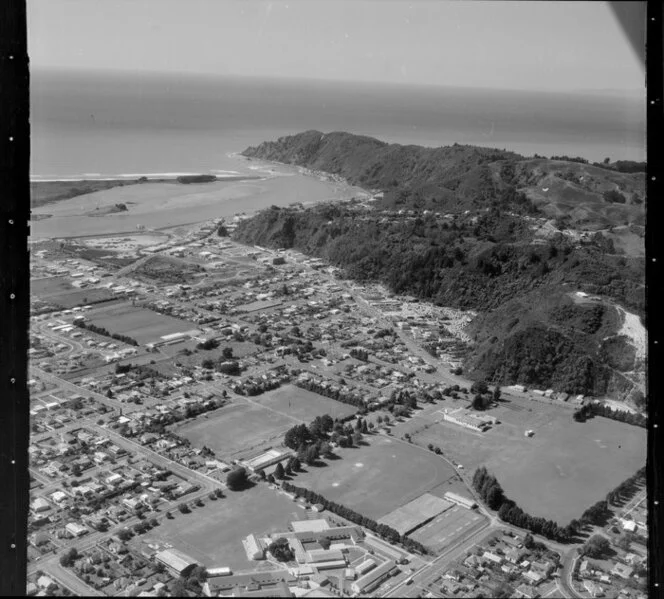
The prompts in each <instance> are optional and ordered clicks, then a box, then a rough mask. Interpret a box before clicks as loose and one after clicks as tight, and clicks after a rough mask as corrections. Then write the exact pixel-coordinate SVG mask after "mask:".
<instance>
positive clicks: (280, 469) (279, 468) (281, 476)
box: [274, 462, 286, 480]
mask: <svg viewBox="0 0 664 599" xmlns="http://www.w3.org/2000/svg"><path fill="white" fill-rule="evenodd" d="M274 476H275V478H278V479H279V480H283V479H284V477H285V476H286V474H285V472H284V467H283V466H282V465H281V462H279V463H278V464H277V467H276V468H275V469H274Z"/></svg>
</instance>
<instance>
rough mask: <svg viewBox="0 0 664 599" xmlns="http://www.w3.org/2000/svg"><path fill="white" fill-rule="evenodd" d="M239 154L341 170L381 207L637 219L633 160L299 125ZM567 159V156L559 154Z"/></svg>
mask: <svg viewBox="0 0 664 599" xmlns="http://www.w3.org/2000/svg"><path fill="white" fill-rule="evenodd" d="M242 154H243V155H244V156H247V157H253V158H259V159H262V160H270V161H275V162H281V163H285V164H294V165H298V166H302V167H306V168H308V169H312V170H319V171H325V172H327V173H332V174H335V175H339V176H341V177H343V178H345V179H346V180H348V181H349V182H350V183H352V184H353V185H359V186H361V187H364V188H365V189H372V190H377V191H381V192H383V193H384V198H383V199H382V201H381V206H382V207H384V208H398V209H411V208H414V209H431V210H435V211H439V212H454V213H459V212H463V211H465V210H473V209H478V208H487V207H490V206H497V207H500V208H503V209H505V208H509V209H517V210H519V211H524V209H526V208H528V209H531V210H532V209H533V207H535V208H537V209H538V210H539V211H541V212H543V213H544V214H546V215H548V216H550V217H552V218H556V217H559V218H567V219H569V222H570V223H571V224H581V225H584V226H589V227H591V228H592V227H594V228H599V229H601V228H604V227H608V226H611V225H617V224H620V225H624V224H626V223H629V224H637V225H643V224H644V218H645V209H644V205H643V204H644V201H645V173H643V172H639V173H627V172H619V170H617V169H622V170H630V167H633V166H634V165H637V163H629V165H628V166H627V167H626V166H625V164H626V163H624V162H617V163H614V164H601V165H598V164H595V165H591V164H588V163H586V162H584V161H583V160H582V159H580V158H569V159H568V160H550V159H546V158H542V157H538V158H524V157H523V156H520V155H519V154H516V153H514V152H508V151H505V150H497V149H492V148H483V147H476V146H467V145H459V144H455V145H453V146H446V147H440V148H425V147H421V146H412V145H410V146H403V145H399V144H387V143H385V142H382V141H379V140H377V139H373V138H371V137H365V136H360V135H352V134H350V133H343V132H333V133H327V134H324V133H321V132H320V131H305V132H304V133H299V134H297V135H292V136H288V137H282V138H280V139H278V140H277V141H268V142H264V143H262V144H260V145H259V146H257V147H250V148H247V149H246V150H245V151H244V152H243V153H242ZM559 158H568V157H559Z"/></svg>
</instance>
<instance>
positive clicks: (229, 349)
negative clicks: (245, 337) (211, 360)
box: [221, 347, 233, 360]
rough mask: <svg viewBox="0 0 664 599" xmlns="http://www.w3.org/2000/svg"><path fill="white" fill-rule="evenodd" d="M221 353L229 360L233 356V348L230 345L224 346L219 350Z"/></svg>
mask: <svg viewBox="0 0 664 599" xmlns="http://www.w3.org/2000/svg"><path fill="white" fill-rule="evenodd" d="M221 355H222V356H223V357H224V358H226V359H227V360H230V359H231V358H232V357H233V348H232V347H224V349H223V350H222V352H221Z"/></svg>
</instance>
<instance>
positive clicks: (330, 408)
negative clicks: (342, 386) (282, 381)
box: [253, 385, 357, 422]
mask: <svg viewBox="0 0 664 599" xmlns="http://www.w3.org/2000/svg"><path fill="white" fill-rule="evenodd" d="M253 399H254V400H255V401H257V402H259V403H260V404H261V405H264V406H267V407H269V408H272V409H273V410H276V411H277V412H283V413H286V414H290V415H291V416H293V417H294V418H298V419H299V420H304V421H305V422H311V421H312V420H313V419H314V418H315V417H316V416H322V415H323V414H329V415H330V416H332V418H340V417H344V416H349V415H351V414H355V412H356V411H357V410H356V409H355V408H354V407H353V406H350V405H348V404H344V403H341V402H339V401H335V400H334V399H329V398H327V397H323V396H322V395H318V393H313V392H311V391H307V390H306V389H300V388H299V387H296V386H294V385H286V386H284V387H280V388H279V389H274V390H273V391H268V392H267V393H263V394H262V395H259V396H257V397H255V398H253Z"/></svg>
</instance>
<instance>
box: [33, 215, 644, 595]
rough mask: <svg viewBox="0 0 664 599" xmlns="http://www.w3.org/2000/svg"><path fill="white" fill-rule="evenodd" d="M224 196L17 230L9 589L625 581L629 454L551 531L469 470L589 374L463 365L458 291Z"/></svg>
mask: <svg viewBox="0 0 664 599" xmlns="http://www.w3.org/2000/svg"><path fill="white" fill-rule="evenodd" d="M242 218H243V216H238V217H235V218H234V219H229V221H228V222H226V221H223V220H222V219H218V220H216V221H214V222H211V223H206V224H204V225H198V226H195V227H189V228H187V229H186V230H185V229H184V228H179V229H178V230H177V231H175V232H170V234H168V235H166V236H164V235H163V234H160V235H159V236H157V235H154V234H151V233H150V232H143V231H139V232H137V233H136V234H128V235H113V236H101V237H97V238H94V239H79V240H72V239H67V240H49V241H39V242H35V243H33V244H32V246H31V273H32V297H31V330H30V350H29V354H30V377H29V378H30V380H29V383H28V384H29V388H30V394H31V400H30V401H31V403H30V416H31V420H30V421H31V443H30V484H31V504H30V520H29V543H30V547H29V565H28V566H29V567H28V571H29V580H28V589H27V590H28V594H29V595H36V596H43V595H83V596H139V597H164V596H208V597H222V596H235V597H245V596H246V597H259V596H279V597H354V596H372V597H400V596H408V597H450V596H454V597H479V596H485V597H486V596H491V597H526V598H531V597H576V598H580V597H582V598H584V599H585V598H589V597H610V598H612V599H628V598H630V599H641V598H643V597H645V574H646V567H647V551H646V549H645V544H646V541H647V529H646V525H645V523H646V521H647V514H646V512H645V486H644V481H643V480H642V477H632V479H630V483H629V484H623V485H622V486H621V487H620V488H619V489H616V491H615V493H614V492H613V491H612V493H613V495H612V497H613V503H612V504H611V507H610V509H611V512H610V514H609V512H606V514H605V515H606V516H607V517H606V518H604V520H602V519H601V518H599V519H595V520H593V518H591V517H588V518H585V519H584V518H581V513H582V512H583V509H584V508H585V507H588V505H577V503H576V502H578V501H585V497H586V495H584V496H583V498H581V499H577V498H575V497H570V498H569V499H568V500H569V502H570V504H571V505H570V506H567V507H566V511H565V510H562V511H560V512H556V513H557V514H559V515H558V517H557V519H558V520H559V521H560V523H561V526H563V525H564V524H566V522H563V520H564V519H565V517H567V514H568V513H570V514H574V513H578V516H576V517H577V518H579V519H580V523H579V522H577V523H576V525H575V526H573V527H572V528H569V527H568V530H572V529H573V531H574V533H575V534H576V536H575V538H574V540H573V541H570V542H567V543H563V542H561V541H560V540H556V539H554V538H552V537H553V536H554V535H552V534H549V535H548V536H547V535H546V534H538V533H537V532H536V533H535V534H531V532H529V531H528V530H526V529H525V528H519V527H517V526H515V525H514V522H512V523H508V522H507V521H505V518H503V517H502V516H501V514H500V513H498V511H497V510H496V509H495V508H494V507H492V506H491V505H490V504H491V501H488V500H487V499H486V497H484V495H486V493H485V491H484V490H482V489H481V488H480V487H479V486H478V484H477V478H476V476H477V474H476V470H477V468H479V467H480V466H483V465H484V464H485V461H486V460H485V456H488V454H489V453H492V452H497V449H496V448H498V447H501V448H504V447H507V446H510V447H513V448H514V451H515V452H517V453H521V454H522V453H523V452H524V451H525V452H528V453H530V454H531V455H532V456H533V457H532V459H533V460H537V459H540V458H541V456H543V455H546V454H547V453H548V452H549V447H550V443H551V442H553V441H552V439H553V437H552V435H555V434H556V431H552V427H554V426H555V427H560V428H565V427H569V424H570V423H571V422H572V421H573V414H574V413H575V411H576V410H578V409H579V408H580V407H582V406H584V405H589V404H592V403H593V402H594V400H593V399H592V398H584V397H583V396H570V395H568V394H560V393H554V392H553V391H551V390H545V389H544V390H537V389H526V388H525V387H523V386H518V385H516V386H513V387H505V388H502V389H500V388H497V387H494V386H492V388H489V387H488V386H487V385H486V383H481V382H480V383H479V384H478V382H477V381H476V382H472V381H469V380H467V379H465V378H464V376H463V368H462V363H463V357H464V351H465V348H466V347H467V345H468V344H469V343H470V338H469V336H468V334H467V333H466V332H465V328H466V326H467V324H468V323H469V322H470V321H471V320H472V318H473V316H474V313H472V312H464V311H462V310H453V309H450V308H443V307H438V306H434V305H433V304H425V303H423V302H419V301H417V300H416V298H413V297H407V296H396V295H394V294H393V293H391V292H389V291H388V290H387V289H386V288H384V287H382V286H379V285H375V284H367V285H362V284H359V283H356V282H352V281H350V280H347V279H345V278H344V276H343V273H342V272H341V271H339V270H338V269H336V268H334V267H332V266H329V265H327V264H325V263H324V262H323V261H321V260H318V259H312V258H308V257H306V256H304V255H302V254H299V253H298V252H296V251H293V250H270V249H266V248H262V247H258V246H245V245H242V244H240V243H237V242H235V241H232V238H231V237H230V235H231V234H232V232H233V229H234V228H235V226H236V225H237V223H238V222H239V220H241V219H242ZM146 240H147V241H146ZM596 420H597V419H595V421H592V422H589V423H587V424H585V425H579V426H596V429H597V430H596V431H594V432H593V433H587V434H584V435H582V437H587V436H588V435H590V436H596V435H597V436H598V435H603V436H601V437H600V438H601V439H605V438H608V433H607V432H606V431H604V430H602V432H597V431H599V428H597V427H599V424H598V423H597V422H596ZM606 422H607V423H608V425H611V426H613V425H616V426H619V425H620V426H623V427H625V428H626V429H635V428H636V427H631V426H630V425H628V424H625V423H617V422H614V421H610V420H606ZM589 442H590V441H589ZM607 442H608V441H607ZM625 442H626V441H624V443H625ZM571 450H573V448H572V449H571ZM541 459H543V458H541ZM598 459H599V458H598ZM490 466H491V467H490V469H491V470H495V471H496V472H497V473H498V478H499V479H501V480H502V476H501V475H502V472H501V471H500V464H499V463H498V462H497V461H496V463H495V464H493V463H492V464H490ZM537 467H538V468H539V466H537ZM524 468H528V466H524ZM623 478H625V477H623ZM620 480H622V479H620ZM524 485H526V486H527V483H524ZM518 488H519V487H518V484H515V483H510V485H509V486H508V485H506V492H509V493H510V496H511V495H512V493H517V492H518ZM524 496H525V495H524ZM514 499H517V500H518V501H519V503H521V500H522V498H521V497H514ZM596 499H602V497H601V496H598V497H596ZM566 501H567V500H566ZM524 502H525V500H524ZM591 503H592V502H591ZM605 507H606V502H605ZM607 509H608V508H607ZM605 511H606V510H605ZM543 515H547V512H546V510H545V511H544V514H543ZM547 517H548V515H547ZM570 526H571V525H570Z"/></svg>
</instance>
